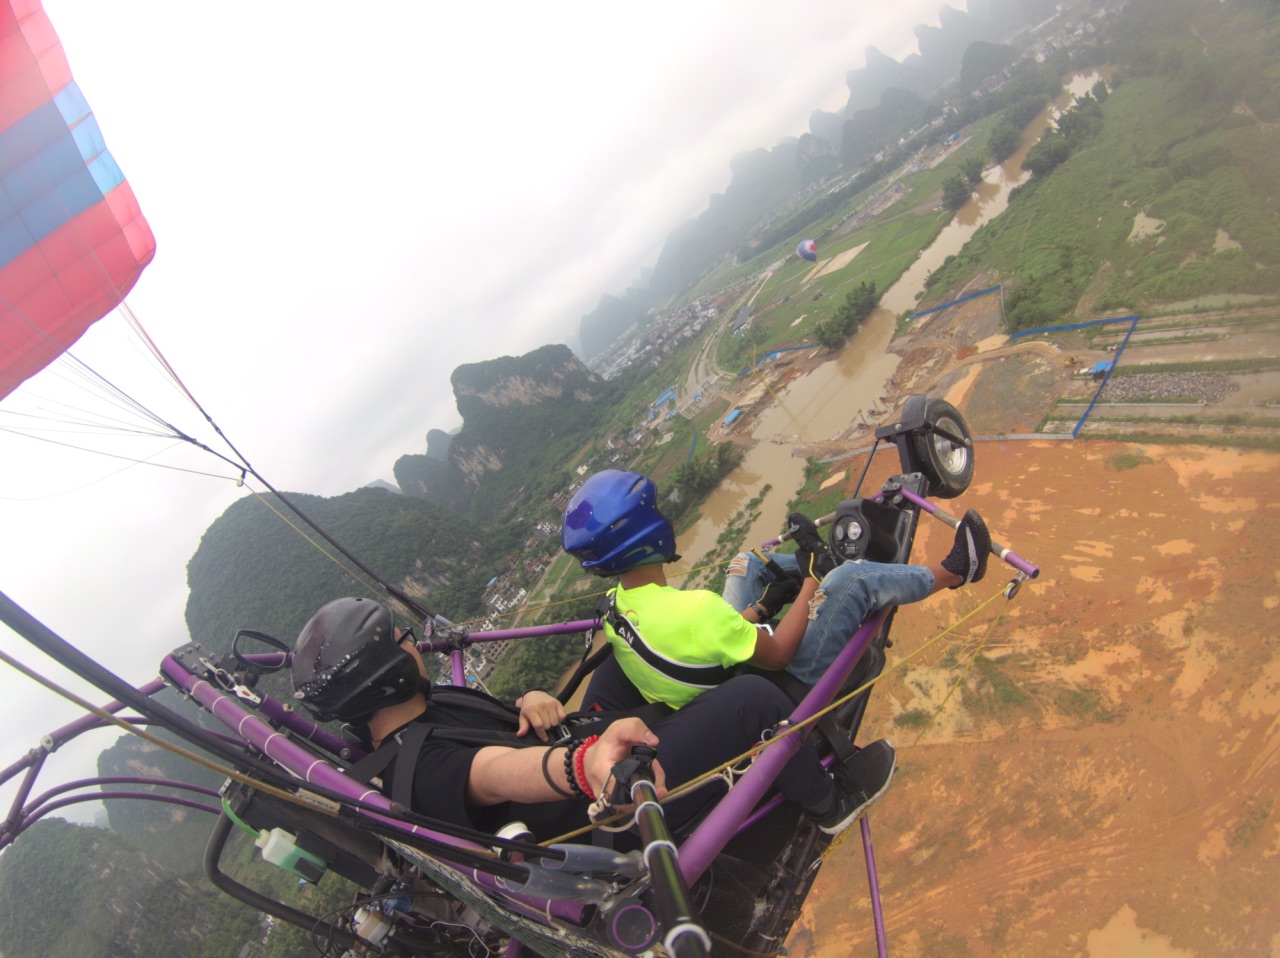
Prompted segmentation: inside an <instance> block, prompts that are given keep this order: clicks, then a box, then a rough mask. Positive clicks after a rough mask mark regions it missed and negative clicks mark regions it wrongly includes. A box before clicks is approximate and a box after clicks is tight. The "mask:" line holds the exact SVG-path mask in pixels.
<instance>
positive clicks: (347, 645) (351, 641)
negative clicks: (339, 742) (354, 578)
mask: <svg viewBox="0 0 1280 958" xmlns="http://www.w3.org/2000/svg"><path fill="white" fill-rule="evenodd" d="M292 672H293V697H294V698H295V699H297V700H298V701H299V702H300V703H301V704H302V705H303V706H304V707H305V708H306V709H307V711H308V712H310V713H311V714H312V715H314V716H315V717H316V718H317V719H318V720H319V721H321V722H328V721H332V720H333V719H340V720H341V721H343V722H361V721H364V720H365V719H367V718H368V717H369V715H371V714H372V713H373V712H376V711H377V710H378V709H380V708H382V707H383V706H386V705H395V704H397V703H398V702H404V701H406V700H408V699H410V698H412V697H413V694H414V693H415V692H417V691H418V690H419V688H420V687H421V686H422V683H421V677H420V675H419V673H418V663H417V661H416V660H415V659H414V658H413V656H411V655H410V654H409V653H408V652H406V651H405V650H404V649H402V648H400V645H399V643H398V642H396V639H395V627H394V623H393V620H392V616H391V610H390V609H388V608H387V607H386V606H385V605H382V604H381V603H379V602H374V601H373V600H372V599H335V600H334V601H333V602H330V603H329V604H328V605H326V606H324V607H323V608H322V609H321V610H320V611H319V612H317V613H316V614H315V615H313V616H312V617H311V621H309V622H308V623H307V624H306V625H305V626H303V629H302V632H301V633H300V634H299V635H298V641H297V642H296V643H294V646H293V664H292Z"/></svg>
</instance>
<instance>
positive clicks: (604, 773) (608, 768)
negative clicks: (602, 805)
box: [583, 718, 667, 808]
mask: <svg viewBox="0 0 1280 958" xmlns="http://www.w3.org/2000/svg"><path fill="white" fill-rule="evenodd" d="M633 745H648V746H649V747H651V748H656V747H657V745H658V736H656V735H654V734H653V732H651V731H649V727H648V726H647V725H645V724H644V722H642V721H641V720H640V719H638V718H624V719H619V720H618V721H616V722H614V723H613V724H612V725H610V726H609V727H608V728H607V729H605V731H604V734H602V735H601V736H600V740H599V741H598V742H596V743H595V744H594V745H592V746H591V747H590V748H589V749H587V756H586V761H585V762H584V765H583V770H584V771H585V772H586V775H587V783H588V784H589V785H590V786H591V791H592V792H593V793H594V794H596V795H602V794H605V792H604V789H605V787H606V786H607V785H608V783H609V776H610V775H612V774H613V767H614V766H615V765H617V764H618V763H619V762H621V761H622V760H623V759H626V758H630V757H631V746H633ZM653 785H654V788H655V789H656V790H657V793H658V798H659V799H661V798H665V797H666V794H667V775H666V773H665V772H664V771H663V770H662V765H661V764H660V763H659V762H657V761H654V763H653ZM620 807H621V808H630V806H629V805H624V806H620Z"/></svg>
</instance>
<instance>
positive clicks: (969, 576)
mask: <svg viewBox="0 0 1280 958" xmlns="http://www.w3.org/2000/svg"><path fill="white" fill-rule="evenodd" d="M989 555H991V534H990V533H989V532H987V524H986V523H985V522H983V521H982V516H980V515H978V514H977V513H976V512H974V511H973V510H972V509H970V510H969V511H968V512H966V513H965V514H964V518H963V519H961V520H960V525H958V526H956V541H955V543H954V544H953V545H952V546H951V551H950V552H949V553H947V557H946V558H945V559H943V560H942V568H944V569H946V570H947V571H948V572H952V573H955V574H956V575H958V576H959V577H960V585H968V584H969V583H970V582H980V581H981V580H982V577H983V576H984V575H986V574H987V556H989ZM960 585H953V586H952V587H951V588H953V589H958V588H960Z"/></svg>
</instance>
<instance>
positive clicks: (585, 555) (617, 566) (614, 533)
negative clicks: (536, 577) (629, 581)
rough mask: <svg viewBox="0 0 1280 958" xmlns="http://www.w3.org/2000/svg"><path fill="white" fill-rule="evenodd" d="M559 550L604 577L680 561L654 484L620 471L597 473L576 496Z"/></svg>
mask: <svg viewBox="0 0 1280 958" xmlns="http://www.w3.org/2000/svg"><path fill="white" fill-rule="evenodd" d="M560 544H561V545H562V546H563V547H564V551H565V552H567V553H569V554H570V555H571V556H573V557H574V558H575V559H577V560H578V561H579V562H581V563H582V568H584V569H586V570H588V571H590V572H594V573H595V574H596V575H600V576H609V575H620V574H621V573H623V572H626V571H627V570H628V569H634V568H635V567H636V566H638V565H643V564H644V563H646V562H653V561H658V560H660V561H662V562H670V561H671V560H672V559H674V558H676V534H675V530H674V529H672V528H671V523H670V522H668V521H667V520H666V517H665V516H663V514H662V513H661V512H659V511H658V490H657V487H656V486H654V484H653V480H652V479H649V478H647V477H645V476H642V475H640V474H639V473H638V472H622V471H621V470H618V469H606V470H604V471H603V472H597V473H596V474H595V475H594V476H592V477H591V478H590V479H588V480H587V481H586V482H584V483H583V484H582V488H580V489H579V490H578V491H577V492H576V493H574V495H573V498H572V499H570V500H569V506H568V508H567V509H565V513H564V527H563V528H562V529H561V532H560Z"/></svg>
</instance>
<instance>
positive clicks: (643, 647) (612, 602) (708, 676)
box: [600, 592, 742, 689]
mask: <svg viewBox="0 0 1280 958" xmlns="http://www.w3.org/2000/svg"><path fill="white" fill-rule="evenodd" d="M600 608H601V618H603V619H604V621H605V622H607V623H608V624H609V627H610V628H611V629H613V631H614V632H616V633H617V634H618V637H619V638H621V639H622V641H623V642H625V643H627V646H628V647H629V648H630V649H631V651H632V652H634V653H635V654H636V655H638V656H639V657H640V660H641V661H642V662H644V664H645V665H647V666H649V668H651V669H653V670H654V671H655V672H657V673H658V674H660V675H664V676H666V677H667V678H669V679H671V680H673V681H675V682H679V683H680V684H681V685H689V686H692V687H694V688H700V689H710V688H715V687H716V686H717V685H721V684H723V683H725V682H727V681H729V679H731V678H733V677H734V676H735V675H738V674H740V673H741V671H742V669H741V668H740V667H739V666H736V665H735V666H724V665H718V664H715V663H712V664H709V665H689V664H688V663H686V662H676V661H674V660H673V659H669V658H667V657H666V656H665V655H663V654H662V653H661V652H659V651H658V650H657V649H655V648H653V646H651V645H649V643H647V642H646V641H645V640H644V636H642V635H641V634H640V631H639V630H638V629H637V628H636V627H635V625H633V624H632V622H631V620H630V619H628V618H627V617H626V616H625V615H623V614H622V613H621V612H619V611H618V606H617V596H616V595H615V593H613V592H610V593H609V594H608V595H607V596H606V597H605V599H604V600H603V601H602V602H601V603H600Z"/></svg>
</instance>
